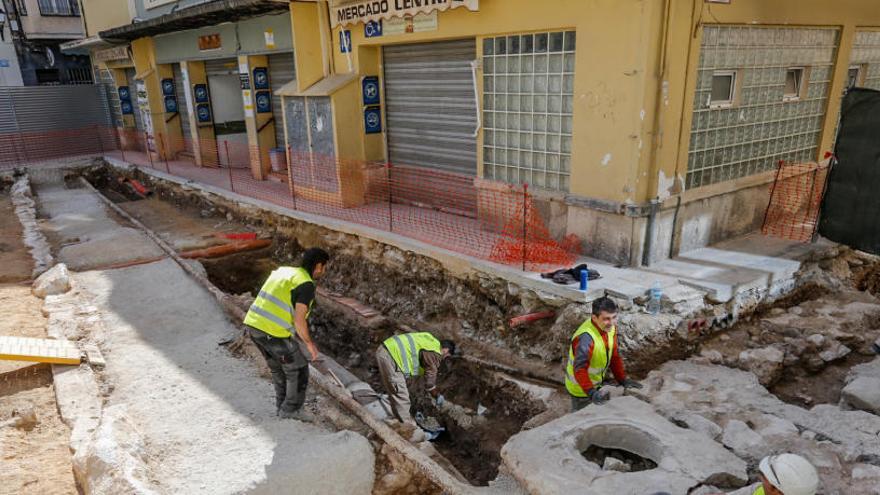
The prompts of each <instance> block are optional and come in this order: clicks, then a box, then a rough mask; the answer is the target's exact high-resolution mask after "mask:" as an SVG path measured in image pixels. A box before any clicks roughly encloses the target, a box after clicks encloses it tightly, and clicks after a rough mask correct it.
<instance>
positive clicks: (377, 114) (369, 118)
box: [364, 107, 382, 134]
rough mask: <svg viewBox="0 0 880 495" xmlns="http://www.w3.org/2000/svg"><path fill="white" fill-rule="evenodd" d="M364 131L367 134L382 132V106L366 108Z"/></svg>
mask: <svg viewBox="0 0 880 495" xmlns="http://www.w3.org/2000/svg"><path fill="white" fill-rule="evenodd" d="M364 132H365V133H367V134H377V133H380V132H382V109H381V108H380V107H368V108H365V109H364Z"/></svg>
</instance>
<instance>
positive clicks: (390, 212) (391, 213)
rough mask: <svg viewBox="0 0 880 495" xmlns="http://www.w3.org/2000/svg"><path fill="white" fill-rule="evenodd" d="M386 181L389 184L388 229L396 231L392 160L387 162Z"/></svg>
mask: <svg viewBox="0 0 880 495" xmlns="http://www.w3.org/2000/svg"><path fill="white" fill-rule="evenodd" d="M385 170H386V173H385V182H386V183H387V184H388V231H389V232H394V196H393V193H394V184H393V182H392V180H391V162H388V163H386V164H385Z"/></svg>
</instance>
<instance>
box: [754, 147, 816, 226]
mask: <svg viewBox="0 0 880 495" xmlns="http://www.w3.org/2000/svg"><path fill="white" fill-rule="evenodd" d="M829 163H830V161H829V160H826V161H824V162H821V163H791V162H785V161H782V160H780V161H779V168H778V170H777V172H776V180H775V181H774V183H773V187H772V189H771V192H770V202H769V204H768V205H767V211H766V213H765V215H764V225H763V226H762V228H761V232H762V233H764V235H772V236H774V237H781V238H783V239H790V240H793V241H799V242H810V241H811V240H812V239H813V236H814V235H815V233H816V228H817V226H818V221H819V209H820V207H821V204H822V197H823V196H824V195H825V185H826V182H827V178H828V170H829Z"/></svg>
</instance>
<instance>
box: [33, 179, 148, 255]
mask: <svg viewBox="0 0 880 495" xmlns="http://www.w3.org/2000/svg"><path fill="white" fill-rule="evenodd" d="M37 191H38V194H39V205H40V211H41V212H42V213H43V214H44V215H45V216H46V217H48V220H47V221H46V222H45V224H44V230H46V231H48V232H49V233H51V236H53V237H54V239H55V240H56V242H57V243H58V244H59V245H60V246H61V248H60V249H59V251H58V258H59V260H60V261H62V262H64V263H65V264H67V266H68V268H70V269H71V270H77V271H83V270H87V269H90V268H96V267H101V266H108V265H113V264H117V263H123V262H126V261H133V260H139V259H149V258H154V257H157V256H161V255H162V254H163V252H162V250H161V249H159V247H158V246H156V245H155V244H154V243H153V242H151V241H150V240H149V239H148V238H147V237H146V236H145V235H144V234H142V233H141V232H140V231H138V230H136V229H133V228H130V227H123V226H121V225H119V224H118V223H117V222H116V221H115V220H113V218H112V217H111V216H110V214H109V213H108V212H107V210H106V208H105V206H104V204H103V203H102V202H101V201H100V199H98V198H97V197H95V195H94V194H92V193H91V191H88V190H86V189H67V188H65V187H64V186H61V185H51V184H47V185H44V186H39V187H38V189H37Z"/></svg>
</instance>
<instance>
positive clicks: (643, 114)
mask: <svg viewBox="0 0 880 495" xmlns="http://www.w3.org/2000/svg"><path fill="white" fill-rule="evenodd" d="M639 118H640V119H642V120H643V121H644V120H645V109H644V108H643V109H642V111H641V112H639Z"/></svg>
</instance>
